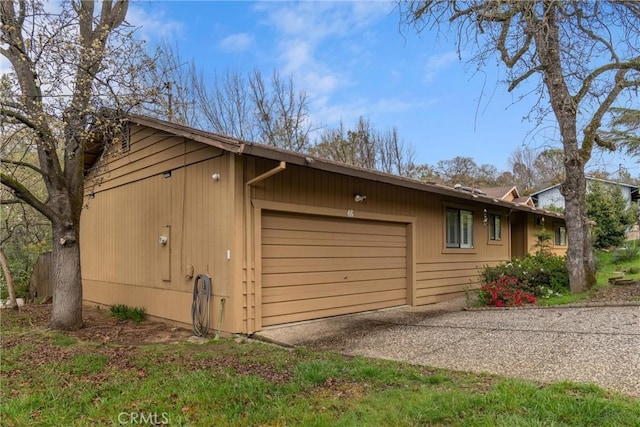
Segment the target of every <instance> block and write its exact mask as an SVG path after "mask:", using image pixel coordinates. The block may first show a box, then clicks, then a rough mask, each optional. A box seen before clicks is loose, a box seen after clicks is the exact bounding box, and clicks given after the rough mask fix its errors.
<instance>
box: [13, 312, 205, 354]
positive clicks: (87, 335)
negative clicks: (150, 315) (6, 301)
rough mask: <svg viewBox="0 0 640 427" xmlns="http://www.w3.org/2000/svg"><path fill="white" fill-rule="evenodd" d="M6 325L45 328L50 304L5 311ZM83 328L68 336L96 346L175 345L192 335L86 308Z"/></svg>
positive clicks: (185, 330)
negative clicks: (121, 318) (9, 323)
mask: <svg viewBox="0 0 640 427" xmlns="http://www.w3.org/2000/svg"><path fill="white" fill-rule="evenodd" d="M2 314H3V316H2V317H3V323H4V322H5V321H12V322H15V323H16V324H18V325H20V326H30V327H35V328H38V327H39V328H45V327H46V325H47V321H48V320H49V318H50V316H51V304H27V305H24V306H23V307H20V310H18V311H12V312H11V313H8V312H4V310H3V313H2ZM82 314H83V320H84V326H83V327H82V328H81V329H78V330H76V331H68V332H66V334H67V335H69V336H72V337H75V338H77V339H78V340H80V341H90V342H94V343H104V344H118V345H124V346H139V345H145V344H160V343H175V342H182V341H185V340H186V339H187V338H188V337H190V336H191V335H193V333H192V332H191V331H190V330H187V329H183V328H179V327H176V326H172V325H168V324H165V323H162V322H155V321H151V320H145V321H143V322H141V323H139V324H136V323H134V322H132V321H128V320H118V319H116V318H114V317H112V316H111V313H110V312H109V310H108V309H97V308H88V307H84V309H83V313H82Z"/></svg>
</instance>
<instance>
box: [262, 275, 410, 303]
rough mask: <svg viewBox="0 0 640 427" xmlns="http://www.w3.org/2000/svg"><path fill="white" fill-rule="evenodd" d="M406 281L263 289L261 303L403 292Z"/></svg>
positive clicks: (403, 279) (393, 280) (324, 284)
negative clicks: (391, 291)
mask: <svg viewBox="0 0 640 427" xmlns="http://www.w3.org/2000/svg"><path fill="white" fill-rule="evenodd" d="M406 283H407V282H406V279H405V278H396V279H381V280H367V281H360V282H349V283H348V284H344V283H340V282H337V283H323V284H318V285H300V286H293V287H292V286H278V287H273V288H269V289H265V290H264V292H263V294H262V302H263V303H272V302H284V301H296V300H297V301H302V300H306V299H315V298H327V297H332V296H341V295H356V294H365V293H372V292H384V291H389V290H403V291H404V290H405V289H406Z"/></svg>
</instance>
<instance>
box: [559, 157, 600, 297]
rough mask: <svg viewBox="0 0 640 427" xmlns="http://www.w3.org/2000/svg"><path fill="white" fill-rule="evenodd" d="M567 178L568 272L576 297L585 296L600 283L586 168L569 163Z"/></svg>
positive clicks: (565, 194) (563, 192)
mask: <svg viewBox="0 0 640 427" xmlns="http://www.w3.org/2000/svg"><path fill="white" fill-rule="evenodd" d="M565 170H566V178H565V181H564V183H563V184H562V187H561V189H562V194H563V195H564V198H565V220H566V225H567V236H568V238H569V242H568V248H567V269H568V270H569V286H570V289H571V292H572V293H578V292H584V291H586V290H588V289H591V287H593V285H594V284H595V283H596V269H595V260H594V257H593V249H592V247H591V227H590V224H589V218H588V217H587V205H586V178H585V175H584V165H583V164H582V162H581V161H579V160H577V159H576V158H575V157H573V159H571V158H568V159H567V160H565Z"/></svg>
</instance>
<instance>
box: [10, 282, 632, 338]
mask: <svg viewBox="0 0 640 427" xmlns="http://www.w3.org/2000/svg"><path fill="white" fill-rule="evenodd" d="M630 301H635V302H640V281H636V282H635V284H632V285H622V286H610V287H608V288H607V289H603V290H600V291H597V292H595V293H594V294H593V295H591V296H589V297H588V298H587V299H586V300H585V302H589V303H593V302H609V303H621V302H630ZM50 314H51V304H27V305H25V306H24V307H21V309H20V311H19V312H18V313H10V314H9V313H5V311H4V310H3V313H2V317H3V318H5V316H10V317H13V316H15V321H17V322H19V323H21V324H23V325H24V326H27V325H30V326H33V327H45V326H46V323H47V320H48V319H49V316H50ZM83 316H84V327H83V328H82V329H79V330H76V331H70V332H69V335H71V336H73V337H76V338H77V339H79V340H81V341H89V342H98V343H105V344H106V343H110V344H119V345H124V346H138V345H145V344H154V343H173V342H181V341H185V340H186V339H187V338H189V337H190V336H192V335H193V333H192V331H191V330H190V329H185V328H179V327H175V326H172V325H168V324H165V323H161V322H156V321H151V320H145V321H144V322H142V323H140V324H135V323H134V322H131V321H123V320H118V319H116V318H114V317H112V316H111V315H110V312H109V309H107V308H102V309H97V308H95V307H84V310H83ZM2 323H4V320H3V322H2ZM210 336H213V331H211V332H210Z"/></svg>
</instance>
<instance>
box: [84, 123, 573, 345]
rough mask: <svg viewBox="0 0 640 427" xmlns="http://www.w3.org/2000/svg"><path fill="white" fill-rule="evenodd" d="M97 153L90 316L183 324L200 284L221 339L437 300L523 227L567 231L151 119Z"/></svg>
mask: <svg viewBox="0 0 640 427" xmlns="http://www.w3.org/2000/svg"><path fill="white" fill-rule="evenodd" d="M105 144H107V147H106V148H100V145H97V146H96V147H95V149H94V150H87V156H86V166H87V175H86V181H85V182H86V183H85V196H86V211H85V212H83V215H82V224H81V225H82V233H81V236H82V237H81V256H82V277H83V292H84V299H85V301H86V302H90V303H98V304H107V305H110V304H116V303H119V304H127V305H129V306H143V307H145V309H146V310H147V313H149V314H150V315H151V316H153V317H156V318H161V319H165V320H168V321H170V322H173V323H179V324H185V325H188V324H191V321H192V319H191V306H192V301H193V286H194V277H196V276H197V275H199V274H206V275H208V276H210V277H211V281H212V298H211V301H210V321H211V324H212V326H213V327H215V328H216V329H217V328H218V327H219V326H220V323H219V322H218V319H219V317H220V316H221V314H222V322H221V329H222V331H225V332H234V333H235V332H237V333H245V334H250V333H253V332H255V331H259V330H260V329H262V328H264V327H266V326H270V325H276V324H282V323H289V322H296V321H301V320H309V319H316V318H321V317H326V316H333V315H340V314H347V313H354V312H361V311H367V310H374V309H380V308H386V307H393V306H401V305H422V304H430V303H435V302H438V301H443V300H446V299H448V298H451V297H453V296H457V295H460V293H461V292H463V291H464V290H465V289H467V288H469V287H472V286H474V285H476V284H477V278H478V268H480V267H482V266H484V265H492V264H496V263H498V262H500V261H504V260H507V259H509V258H510V256H511V255H512V246H513V245H512V240H511V235H512V234H513V233H515V232H519V230H517V228H518V227H523V226H526V225H528V224H533V225H535V223H536V221H538V223H540V220H541V219H542V218H544V220H545V221H547V222H546V223H551V222H555V221H557V222H562V217H561V216H560V215H557V214H554V213H551V212H545V211H541V210H538V209H535V208H531V207H529V206H526V205H519V204H514V203H512V202H509V201H504V200H499V199H495V198H490V197H487V196H483V195H481V194H477V192H474V191H466V190H463V189H461V190H456V189H453V188H450V187H445V186H441V185H436V184H426V183H422V182H419V181H415V180H410V179H405V178H401V177H397V176H393V175H388V174H383V173H379V172H375V171H370V170H364V169H360V168H356V167H352V166H347V165H343V164H339V163H336V162H331V161H326V160H322V159H318V158H311V157H308V156H306V155H304V154H299V153H293V152H289V151H284V150H280V149H276V148H273V147H270V146H265V145H261V144H255V143H249V142H244V141H240V140H236V139H232V138H227V137H223V136H220V135H215V134H211V133H207V132H202V131H198V130H195V129H191V128H188V127H185V126H180V125H176V124H173V123H169V122H165V121H161V120H157V119H152V118H147V117H140V116H131V117H129V118H128V124H127V126H126V130H125V131H123V132H122V134H121V136H120V137H118V138H114V139H111V140H109V141H105ZM103 145H104V144H103ZM99 152H101V153H102V154H101V156H100V158H98V153H99ZM515 217H517V218H519V219H518V221H512V220H511V218H515ZM521 218H524V219H525V221H520V219H521ZM521 233H522V235H527V233H529V232H528V231H527V230H524V231H522V232H521Z"/></svg>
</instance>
